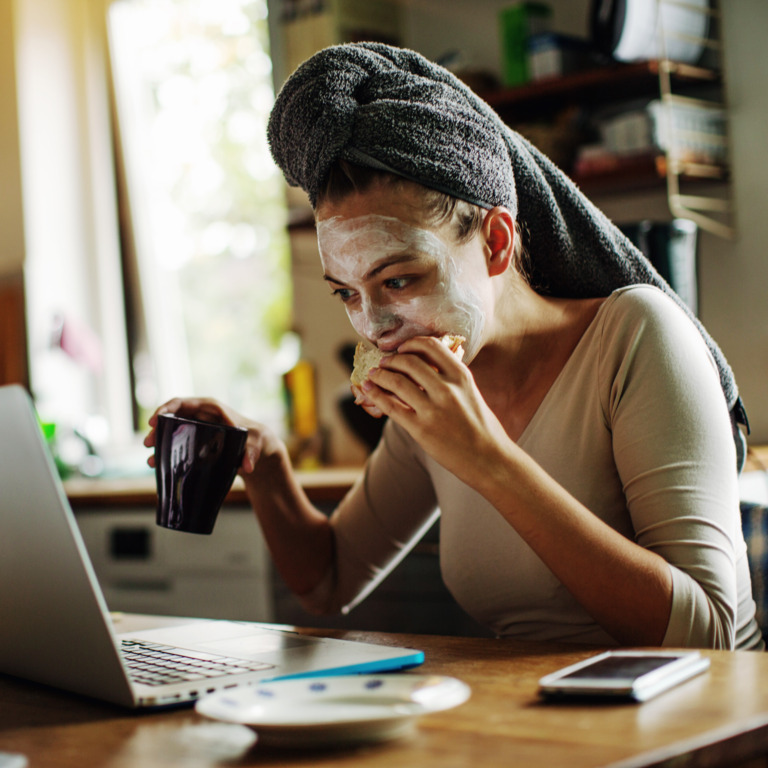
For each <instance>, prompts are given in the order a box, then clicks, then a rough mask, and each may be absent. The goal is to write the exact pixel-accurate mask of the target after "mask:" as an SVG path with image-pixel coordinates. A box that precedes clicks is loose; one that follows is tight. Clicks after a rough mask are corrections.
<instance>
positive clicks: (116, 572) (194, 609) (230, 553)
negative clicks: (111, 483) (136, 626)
mask: <svg viewBox="0 0 768 768" xmlns="http://www.w3.org/2000/svg"><path fill="white" fill-rule="evenodd" d="M77 522H78V525H79V526H80V531H81V533H82V536H83V539H84V541H85V545H86V547H87V549H88V553H89V555H90V557H91V560H92V562H93V567H94V570H95V571H96V575H97V577H98V579H99V582H100V584H101V587H102V590H103V592H104V597H105V599H106V601H107V605H108V606H109V608H110V610H113V611H130V612H138V613H153V614H166V615H171V616H204V617H211V618H226V619H240V620H250V621H272V620H273V615H274V610H273V599H272V577H271V573H272V571H271V567H270V561H269V555H268V553H267V551H266V545H265V543H264V540H263V538H262V536H261V532H260V530H259V526H258V524H257V522H256V520H255V519H254V514H253V511H252V510H251V509H250V508H249V507H244V506H243V507H241V506H237V505H236V506H227V505H225V506H224V508H223V509H222V511H221V512H220V514H219V518H218V520H217V522H216V526H215V528H214V531H213V533H212V534H211V535H210V536H199V535H195V534H190V533H179V532H176V531H168V530H166V529H164V528H160V527H158V526H157V525H156V524H155V511H154V509H149V508H147V507H141V506H136V507H126V508H119V509H104V510H100V509H98V508H94V509H87V510H81V511H79V512H78V513H77Z"/></svg>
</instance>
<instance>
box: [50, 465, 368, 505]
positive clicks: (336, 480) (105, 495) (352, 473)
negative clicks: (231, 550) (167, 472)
mask: <svg viewBox="0 0 768 768" xmlns="http://www.w3.org/2000/svg"><path fill="white" fill-rule="evenodd" d="M361 472H362V468H360V467H327V468H322V469H317V470H298V471H297V472H296V476H297V477H298V479H299V482H300V483H301V485H302V487H303V488H304V490H305V491H306V492H307V495H308V496H309V498H310V500H311V501H312V502H313V503H323V502H338V501H340V500H341V499H342V498H343V496H344V494H345V493H346V492H347V491H348V490H349V488H350V487H351V486H352V484H353V483H354V482H355V480H357V478H358V477H359V476H360V474H361ZM64 491H65V492H66V494H67V497H68V498H69V501H70V503H71V504H72V506H73V508H75V509H76V510H77V511H84V510H87V509H89V508H92V509H99V510H103V509H104V508H105V507H110V508H111V507H115V508H120V507H135V506H138V505H152V506H154V504H155V503H156V501H157V489H156V486H155V476H154V474H151V473H147V474H146V475H142V476H139V477H129V478H97V479H90V478H70V479H68V480H66V481H65V482H64ZM227 501H228V502H232V503H240V504H247V503H248V499H247V497H246V494H245V484H244V483H243V480H242V478H240V477H236V478H235V482H234V483H233V485H232V490H231V491H230V492H229V495H228V496H227Z"/></svg>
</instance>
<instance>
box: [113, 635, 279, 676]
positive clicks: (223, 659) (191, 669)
mask: <svg viewBox="0 0 768 768" xmlns="http://www.w3.org/2000/svg"><path fill="white" fill-rule="evenodd" d="M121 652H122V656H123V659H124V660H125V663H126V666H127V667H128V670H129V673H130V676H131V678H132V679H133V680H135V681H136V682H138V683H143V684H144V685H164V684H167V683H184V682H191V681H194V680H204V679H207V678H213V677H223V676H225V675H227V676H229V675H238V674H245V673H248V672H259V671H261V670H264V669H271V668H272V667H273V665H272V664H266V663H264V662H260V661H249V660H247V659H236V658H231V657H228V656H218V655H216V654H213V653H202V652H199V651H188V650H186V649H179V648H173V647H172V646H169V645H161V644H160V643H143V642H140V641H138V640H123V641H122V643H121Z"/></svg>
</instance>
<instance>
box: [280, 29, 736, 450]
mask: <svg viewBox="0 0 768 768" xmlns="http://www.w3.org/2000/svg"><path fill="white" fill-rule="evenodd" d="M268 138H269V142H270V147H271V150H272V154H273V157H274V158H275V161H276V162H277V164H278V165H279V166H280V168H281V169H282V170H283V173H284V174H285V177H286V179H287V180H288V182H289V183H290V184H293V185H295V186H299V187H301V188H302V189H304V190H305V191H306V192H307V194H308V195H309V199H310V201H311V203H312V205H313V206H314V205H315V204H316V202H317V196H318V192H319V190H320V189H321V188H322V186H323V184H324V183H325V181H326V178H327V176H328V172H329V170H330V168H331V166H332V165H333V164H334V163H336V162H337V161H338V160H340V159H343V160H348V161H350V162H353V163H357V164H359V165H364V166H371V167H373V168H379V169H382V170H389V171H392V172H394V173H396V174H398V175H400V176H402V177H404V178H407V179H411V180H412V181H416V182H418V183H420V184H423V185H424V186H427V187H431V188H433V189H436V190H438V191H441V192H445V193H448V194H450V195H452V196H454V197H457V198H460V199H463V200H466V201H468V202H470V203H474V204H476V205H479V206H481V207H483V208H486V209H488V208H492V207H494V206H497V205H502V206H505V207H506V208H508V209H509V210H510V211H511V212H512V214H513V215H514V216H515V217H516V218H517V220H518V221H519V222H520V223H521V225H523V226H524V227H525V228H526V229H527V231H528V232H527V243H528V245H529V250H530V254H531V258H530V277H531V282H532V284H533V286H534V287H535V289H536V290H537V291H538V292H540V293H546V294H549V295H552V296H558V297H570V298H587V297H595V296H607V295H608V294H609V293H611V291H613V290H614V289H616V288H619V287H621V286H625V285H631V284H633V283H650V284H652V285H656V286H658V287H660V288H661V289H663V290H664V291H666V292H667V293H668V294H670V295H671V296H672V297H673V298H674V299H675V300H676V301H677V302H678V304H680V306H682V307H683V308H684V309H685V311H686V312H687V313H688V315H689V316H690V317H691V319H692V320H693V321H694V323H695V324H696V325H697V327H698V328H699V330H700V332H701V334H702V336H703V337H704V339H705V340H706V342H707V345H708V346H709V348H710V350H711V351H712V354H713V356H714V358H715V361H716V363H717V366H718V369H719V372H720V379H721V382H722V386H723V392H724V394H725V397H726V400H727V403H728V407H729V409H730V410H731V412H732V415H733V416H734V418H735V420H736V421H738V422H740V423H746V419H745V416H744V412H743V408H742V406H741V401H740V399H739V396H738V389H737V387H736V383H735V380H734V377H733V373H732V371H731V369H730V367H729V365H728V363H727V361H726V360H725V357H724V356H723V354H722V352H721V350H720V349H719V347H718V346H717V344H716V343H715V342H714V340H713V339H712V338H711V337H710V336H709V334H708V333H707V331H706V330H705V329H704V327H703V326H702V325H701V323H700V322H699V320H698V319H697V318H696V317H694V316H693V315H692V313H691V312H690V310H689V309H688V307H687V306H686V305H685V304H684V303H683V301H682V300H681V299H680V298H679V297H678V296H677V294H676V293H674V291H673V290H672V289H671V288H670V286H669V285H668V284H667V283H666V282H665V281H664V280H663V279H662V277H661V276H660V275H659V274H658V273H657V272H656V270H655V269H654V268H653V266H652V265H651V264H650V262H649V261H648V260H647V259H646V258H645V257H644V256H643V254H642V253H641V252H640V251H639V250H638V249H637V248H635V246H634V245H633V244H632V243H631V242H630V241H629V240H628V239H627V238H626V237H625V236H624V234H623V233H622V232H621V231H620V230H619V229H618V228H617V227H616V226H615V225H614V224H612V223H611V222H610V221H609V220H608V218H607V217H606V216H605V215H604V214H603V213H601V212H600V211H599V210H598V209H597V208H596V207H595V206H594V205H593V204H592V203H591V202H590V201H589V200H588V199H587V198H586V197H585V196H584V195H583V194H582V193H581V192H580V191H579V189H578V188H577V187H576V185H575V184H574V183H573V182H572V181H571V180H570V179H569V178H568V177H567V176H566V175H565V174H564V173H563V172H562V171H561V170H560V169H559V168H557V167H556V166H555V165H554V163H552V161H551V160H549V159H548V158H547V157H546V156H544V155H543V154H542V153H541V152H539V150H537V149H536V148H535V147H534V146H533V145H531V144H530V143H529V142H528V141H526V140H525V139H524V138H523V137H522V136H520V135H519V134H518V133H516V132H515V131H513V130H512V129H510V128H509V127H508V126H507V125H505V124H504V123H503V122H502V121H501V119H500V118H499V117H498V115H497V114H496V113H495V112H494V111H493V109H491V107H490V106H489V105H488V104H486V103H485V102H484V101H483V100H482V99H480V98H479V97H478V96H477V95H476V94H475V93H473V92H472V91H471V90H470V89H469V88H468V87H467V86H466V85H464V83H462V82H461V81H460V80H459V79H458V78H456V77H455V76H454V75H453V74H451V73H450V72H449V71H448V70H446V69H444V68H443V67H441V66H439V65H437V64H434V63H432V62H430V61H429V60H428V59H426V58H424V57H423V56H421V55H420V54H418V53H416V52H414V51H409V50H406V49H402V48H394V47H391V46H387V45H382V44H379V43H354V44H348V45H338V46H332V47H330V48H326V49H324V50H322V51H320V52H319V53H317V54H315V55H314V56H312V57H311V58H310V59H309V60H308V61H306V62H304V64H302V65H301V66H300V67H299V68H298V69H297V70H296V72H295V73H294V74H293V75H292V76H291V77H290V78H289V79H288V80H287V81H286V83H285V85H284V86H283V87H282V89H281V91H280V93H279V94H278V96H277V99H276V101H275V106H274V108H273V110H272V115H271V117H270V121H269V127H268ZM735 436H736V437H737V444H738V445H739V446H740V447H742V448H743V438H741V434H740V432H739V431H738V429H735Z"/></svg>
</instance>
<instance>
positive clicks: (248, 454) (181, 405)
mask: <svg viewBox="0 0 768 768" xmlns="http://www.w3.org/2000/svg"><path fill="white" fill-rule="evenodd" d="M163 413H172V414H175V415H176V416H182V417H186V418H190V419H199V420H200V421H211V422H214V423H216V424H227V425H229V426H232V427H245V428H246V429H247V430H248V440H247V441H246V444H245V453H244V455H243V462H242V464H241V465H240V474H241V475H250V474H251V473H252V472H253V470H254V469H255V468H256V464H257V463H258V461H259V459H261V458H262V457H264V456H267V455H271V454H273V453H275V452H278V451H279V450H280V449H281V447H282V442H281V440H280V438H278V437H277V435H276V434H274V433H273V432H272V430H270V429H269V428H268V427H266V426H264V425H263V424H259V423H258V422H256V421H252V420H250V419H246V418H245V417H244V416H241V415H240V414H239V413H238V412H237V411H235V410H233V409H232V408H229V407H228V406H226V405H224V404H222V403H219V402H218V401H217V400H213V399H211V398H204V397H189V398H179V397H175V398H173V399H172V400H169V401H168V402H167V403H163V405H161V406H160V407H159V408H158V409H157V410H156V411H155V412H154V413H153V414H152V415H151V416H150V417H149V427H150V429H149V433H148V434H147V436H146V437H145V438H144V445H145V446H146V447H147V448H154V446H155V439H156V431H155V429H156V427H157V417H158V416H159V415H160V414H163ZM147 464H149V466H150V467H154V466H155V455H154V453H153V454H152V455H151V456H150V457H149V458H148V459H147Z"/></svg>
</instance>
